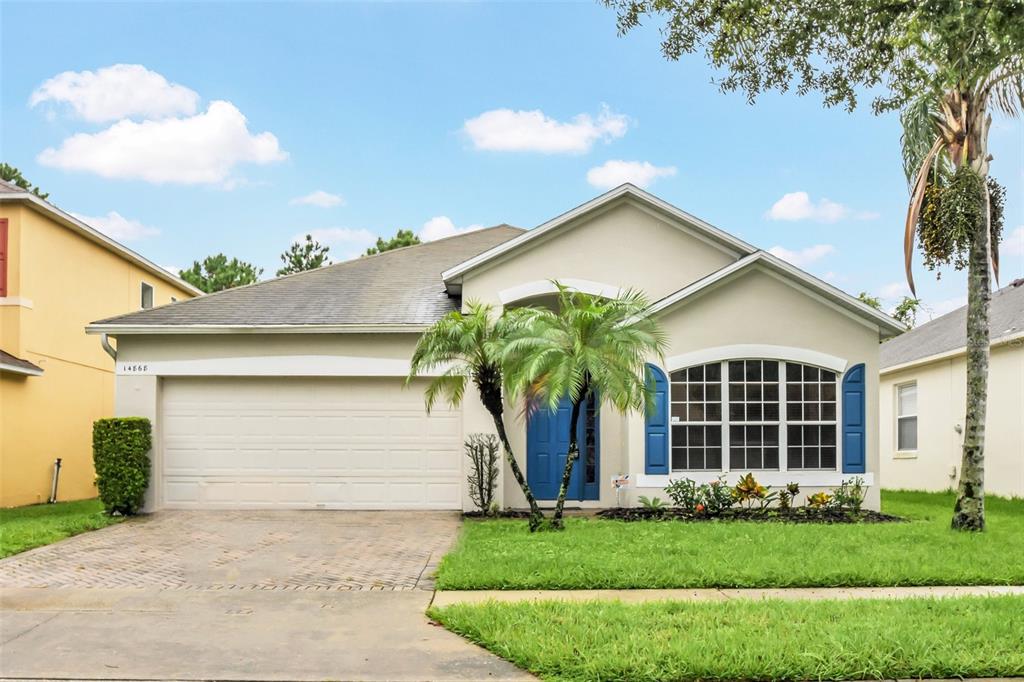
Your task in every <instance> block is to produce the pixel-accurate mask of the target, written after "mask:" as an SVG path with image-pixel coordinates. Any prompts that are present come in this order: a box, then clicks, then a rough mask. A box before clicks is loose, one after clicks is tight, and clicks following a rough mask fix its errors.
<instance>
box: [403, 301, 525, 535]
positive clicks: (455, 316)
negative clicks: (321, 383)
mask: <svg viewBox="0 0 1024 682" xmlns="http://www.w3.org/2000/svg"><path fill="white" fill-rule="evenodd" d="M505 328H506V325H505V324H504V323H503V321H502V319H501V318H499V317H498V316H497V315H496V314H495V312H494V309H493V307H492V306H490V305H487V304H483V303H477V302H470V303H469V304H468V305H467V310H466V312H465V313H461V312H458V311H455V312H451V313H448V314H447V315H445V316H444V317H443V318H441V319H440V320H438V321H437V322H436V323H434V325H433V326H432V327H430V329H428V330H427V331H425V332H424V333H423V335H422V336H420V339H419V341H418V342H417V343H416V350H415V351H414V352H413V356H412V364H411V367H410V370H409V376H408V378H407V379H406V385H408V384H409V383H410V382H412V380H413V379H415V378H416V377H417V376H419V375H421V374H424V373H426V372H429V371H431V370H433V369H435V368H444V370H443V371H442V372H441V374H440V375H439V376H437V377H435V378H434V379H433V380H431V382H430V384H429V385H428V386H427V389H426V391H425V394H424V399H425V401H426V405H427V412H429V411H430V410H431V408H432V407H433V406H434V403H435V402H437V400H438V399H439V398H442V397H443V398H444V399H445V400H446V401H447V402H448V404H450V405H451V406H452V407H458V406H459V405H460V404H461V403H462V399H463V397H464V395H465V392H466V380H467V379H469V380H471V381H472V382H473V383H474V384H475V385H476V388H477V391H478V393H479V394H480V401H481V402H482V403H483V405H484V408H486V410H487V411H488V412H489V413H490V415H491V418H492V419H493V420H494V428H495V430H496V431H497V432H498V439H499V440H500V441H501V444H502V446H503V449H504V450H505V459H506V460H508V465H509V468H510V469H511V470H512V476H513V477H515V479H516V482H517V483H518V484H519V487H520V488H522V490H523V495H524V496H525V497H526V502H527V504H529V505H530V531H531V532H532V531H535V530H537V529H538V528H540V526H541V524H542V523H543V521H544V515H543V514H542V513H541V511H540V507H539V506H538V505H537V500H536V498H534V496H533V493H532V492H531V491H530V486H529V484H527V482H526V478H525V477H524V476H523V471H522V469H520V468H519V463H518V462H517V461H516V458H515V456H514V455H513V453H512V445H511V443H509V440H508V434H507V433H506V431H505V419H504V416H503V412H504V409H505V407H504V401H503V397H502V377H503V372H502V367H501V362H500V360H499V353H500V352H501V348H502V345H503V337H504V329H505Z"/></svg>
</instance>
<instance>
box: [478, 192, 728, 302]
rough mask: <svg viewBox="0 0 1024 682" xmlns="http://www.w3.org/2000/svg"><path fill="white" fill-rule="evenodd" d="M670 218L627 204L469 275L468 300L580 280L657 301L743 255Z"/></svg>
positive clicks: (495, 297)
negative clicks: (549, 282) (535, 284)
mask: <svg viewBox="0 0 1024 682" xmlns="http://www.w3.org/2000/svg"><path fill="white" fill-rule="evenodd" d="M695 235H696V232H694V231H693V230H692V229H690V228H687V227H686V226H684V225H682V224H680V223H678V222H675V221H670V220H669V219H668V218H667V217H666V216H663V215H660V214H655V213H652V212H650V210H649V209H645V208H641V207H640V205H639V204H637V203H635V202H633V201H629V200H624V201H620V202H618V203H615V204H613V205H612V206H611V207H610V208H608V209H607V210H606V211H604V212H602V213H600V214H598V215H588V216H586V218H585V220H582V221H581V222H580V224H579V225H578V226H574V225H566V226H563V227H561V228H559V229H558V230H555V231H554V234H552V235H550V236H544V237H540V238H537V239H534V240H533V241H532V242H530V243H529V244H528V245H527V246H526V247H524V248H523V249H521V250H516V251H515V252H514V253H512V254H510V255H508V256H506V257H505V258H499V259H497V260H496V262H493V263H489V264H487V265H484V266H482V267H481V268H480V269H478V270H474V271H472V272H470V273H468V274H467V275H466V277H465V279H464V282H463V287H462V299H463V301H464V302H468V301H471V300H480V301H485V302H488V303H494V304H498V303H500V300H499V293H500V292H502V291H504V290H506V289H509V288H512V287H516V286H519V285H523V284H528V283H530V282H543V281H547V280H552V279H581V280H587V281H590V282H597V283H601V284H607V285H611V286H613V287H617V288H635V289H640V290H641V291H643V292H644V293H646V294H647V296H648V297H649V298H650V299H651V300H652V301H656V300H658V299H660V298H663V297H665V296H667V295H668V294H671V293H674V292H676V291H678V290H679V289H682V288H683V287H684V286H686V285H687V284H689V283H691V282H693V281H695V280H698V279H700V278H701V277H704V276H705V275H708V274H710V273H712V272H714V271H715V270H719V269H721V268H723V267H725V266H726V265H728V264H729V263H732V262H734V261H735V260H737V258H738V257H739V254H737V253H734V252H732V251H729V250H727V249H725V248H724V247H721V246H713V245H711V244H710V243H709V242H707V241H702V239H700V238H698V237H697V236H695Z"/></svg>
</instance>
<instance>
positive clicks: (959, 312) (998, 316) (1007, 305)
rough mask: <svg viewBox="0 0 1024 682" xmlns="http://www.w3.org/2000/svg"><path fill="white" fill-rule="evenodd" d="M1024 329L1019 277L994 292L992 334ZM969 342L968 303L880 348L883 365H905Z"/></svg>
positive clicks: (1023, 287)
mask: <svg viewBox="0 0 1024 682" xmlns="http://www.w3.org/2000/svg"><path fill="white" fill-rule="evenodd" d="M1021 332H1024V280H1016V281H1015V282H1013V283H1012V284H1010V285H1009V286H1007V287H1005V288H1003V289H1000V290H999V291H997V292H995V293H994V294H992V306H991V308H990V309H989V334H990V336H991V340H992V341H993V342H994V341H996V340H997V339H999V338H1000V337H1004V336H1010V335H1013V334H1020V333H1021ZM965 345H967V306H964V307H963V308H957V309H956V310H954V311H953V312H951V313H947V314H945V315H943V316H942V317H938V318H936V319H934V320H932V321H931V322H927V323H925V324H922V325H921V326H920V327H917V328H916V329H913V330H911V331H909V332H907V333H906V334H902V335H901V336H897V337H896V338H894V339H892V340H891V341H886V342H885V343H883V344H882V348H881V358H880V360H881V367H882V369H885V368H887V367H893V366H896V365H902V364H905V363H908V362H913V361H914V360H920V359H921V358H927V357H931V356H932V355H938V354H939V353H945V352H948V351H953V350H957V349H958V348H963V347H964V346H965Z"/></svg>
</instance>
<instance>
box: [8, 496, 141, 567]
mask: <svg viewBox="0 0 1024 682" xmlns="http://www.w3.org/2000/svg"><path fill="white" fill-rule="evenodd" d="M121 520H122V519H121V518H120V517H117V518H113V517H110V516H107V515H106V514H104V513H103V505H102V504H101V503H100V501H99V500H79V501H76V502H58V503H57V504H34V505H32V506H30V507H15V508H14V509H0V558H2V557H5V556H10V555H12V554H17V553H18V552H24V551H25V550H27V549H32V548H33V547H41V546H42V545H48V544H50V543H51V542H57V541H58V540H63V539H64V538H66V537H70V536H72V535H78V534H79V533H84V532H86V531H90V530H96V529H97V528H103V527H105V526H109V525H110V524H112V523H118V522H120V521H121Z"/></svg>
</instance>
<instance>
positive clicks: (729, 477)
mask: <svg viewBox="0 0 1024 682" xmlns="http://www.w3.org/2000/svg"><path fill="white" fill-rule="evenodd" d="M746 473H747V472H745V471H742V472H741V471H729V472H724V471H723V472H717V471H675V472H673V473H671V474H637V476H636V487H637V489H640V488H665V486H667V485H668V484H669V483H671V482H672V481H677V480H682V479H689V480H691V481H693V482H695V483H697V484H701V483H711V482H712V481H715V480H717V479H718V478H719V477H723V478H725V482H726V484H727V485H730V486H732V485H735V484H736V483H737V482H738V481H739V479H740V477H741V476H743V475H745V474H746ZM754 477H755V478H756V479H757V482H758V483H760V484H762V485H769V486H771V487H773V488H780V487H783V486H785V485H786V484H787V483H798V484H800V487H802V488H831V487H835V486H837V485H841V484H842V482H843V481H848V480H850V479H851V478H858V477H860V478H863V479H864V485H868V486H871V485H874V484H875V475H874V473H872V472H870V471H869V472H867V473H863V474H848V473H843V472H842V471H818V470H813V469H812V470H800V471H798V470H793V471H757V472H755V473H754Z"/></svg>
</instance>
